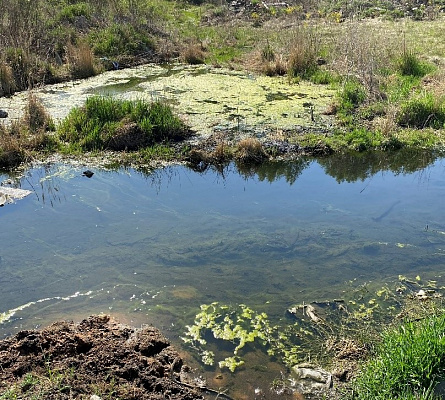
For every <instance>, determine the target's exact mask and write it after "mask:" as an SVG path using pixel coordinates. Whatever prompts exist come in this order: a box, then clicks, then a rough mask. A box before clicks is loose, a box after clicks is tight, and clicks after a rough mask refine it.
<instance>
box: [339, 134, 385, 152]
mask: <svg viewBox="0 0 445 400" xmlns="http://www.w3.org/2000/svg"><path fill="white" fill-rule="evenodd" d="M345 139H346V142H347V145H348V147H349V148H351V149H352V150H355V151H366V150H371V149H374V148H376V147H378V146H379V145H380V143H381V140H382V137H381V134H380V133H379V132H371V131H369V130H367V129H365V128H359V129H354V130H352V131H351V132H348V133H347V134H346V135H345Z"/></svg>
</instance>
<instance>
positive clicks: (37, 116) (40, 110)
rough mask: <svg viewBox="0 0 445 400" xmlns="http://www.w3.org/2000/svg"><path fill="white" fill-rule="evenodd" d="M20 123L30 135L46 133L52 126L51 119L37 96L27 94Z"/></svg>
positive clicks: (30, 93)
mask: <svg viewBox="0 0 445 400" xmlns="http://www.w3.org/2000/svg"><path fill="white" fill-rule="evenodd" d="M22 123H23V125H24V127H25V128H26V129H27V130H28V131H29V132H30V133H32V134H36V133H41V132H46V131H47V130H49V129H51V128H52V127H53V126H54V123H53V121H52V118H51V117H50V115H49V114H48V112H47V111H46V110H45V107H44V106H43V105H42V103H41V102H40V100H39V99H38V98H37V96H36V95H35V94H34V93H32V92H29V94H28V102H27V103H26V106H25V112H24V115H23V120H22Z"/></svg>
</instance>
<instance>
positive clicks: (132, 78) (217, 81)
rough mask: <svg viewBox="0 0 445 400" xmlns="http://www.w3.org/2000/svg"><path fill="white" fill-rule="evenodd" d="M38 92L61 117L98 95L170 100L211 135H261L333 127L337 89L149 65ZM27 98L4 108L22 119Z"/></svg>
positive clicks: (0, 101) (1, 105)
mask: <svg viewBox="0 0 445 400" xmlns="http://www.w3.org/2000/svg"><path fill="white" fill-rule="evenodd" d="M36 94H37V96H38V97H39V98H40V99H41V100H42V101H43V104H44V105H45V107H46V108H47V110H48V112H49V113H50V115H51V116H52V117H53V118H54V119H56V120H61V119H63V118H64V117H65V116H66V115H67V114H68V112H69V111H70V110H71V108H72V107H74V106H81V105H82V104H83V103H84V102H85V99H86V98H87V97H88V96H91V95H94V94H98V95H112V96H118V97H121V98H125V99H148V100H154V99H155V100H157V99H165V100H167V101H168V102H169V103H171V104H172V105H173V106H174V107H175V110H176V111H177V112H178V113H179V114H180V115H181V116H182V117H183V119H184V120H185V122H187V123H188V124H189V126H190V127H191V128H192V129H193V130H194V131H196V132H197V133H198V134H199V135H203V136H206V135H208V134H210V133H212V132H213V131H215V130H221V129H224V130H225V129H235V130H236V131H238V132H246V133H252V131H254V132H257V133H258V134H261V133H263V132H264V131H274V132H277V131H279V130H283V129H285V130H288V129H294V128H295V127H297V126H305V127H309V126H313V127H318V128H321V127H327V126H330V124H331V121H330V119H329V118H328V117H327V116H324V115H322V113H323V111H325V110H326V108H327V107H328V105H329V104H330V103H331V102H332V97H333V95H334V90H332V89H330V88H329V87H328V86H326V85H313V84H311V83H308V82H301V83H299V84H289V80H288V78H286V77H265V76H256V75H253V74H251V73H247V72H240V71H232V70H227V69H222V68H218V69H217V68H211V67H207V66H183V65H177V66H166V67H160V66H154V65H147V66H143V67H138V68H130V69H125V70H119V71H109V72H106V73H104V74H102V75H100V76H96V77H93V78H90V79H87V80H82V81H75V82H69V83H64V84H58V85H50V86H47V87H45V88H43V89H40V90H36ZM26 98H27V94H26V93H20V94H17V95H15V96H13V97H11V98H0V109H3V110H5V111H7V112H8V113H9V115H10V117H11V118H12V119H13V118H18V117H19V115H20V114H21V110H23V105H24V104H25V102H26Z"/></svg>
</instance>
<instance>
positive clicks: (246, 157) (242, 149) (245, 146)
mask: <svg viewBox="0 0 445 400" xmlns="http://www.w3.org/2000/svg"><path fill="white" fill-rule="evenodd" d="M235 158H236V159H237V160H238V161H239V162H241V163H243V164H255V163H260V162H262V161H264V160H265V159H266V158H267V154H266V152H265V151H264V149H263V146H262V144H261V142H260V141H259V140H258V139H254V138H247V139H243V140H241V141H240V142H239V143H238V147H237V150H236V154H235Z"/></svg>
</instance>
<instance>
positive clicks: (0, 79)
mask: <svg viewBox="0 0 445 400" xmlns="http://www.w3.org/2000/svg"><path fill="white" fill-rule="evenodd" d="M15 89H16V84H15V79H14V73H13V71H12V68H11V67H10V66H9V65H7V64H6V63H4V62H2V61H0V96H8V95H10V94H12V93H14V90H15Z"/></svg>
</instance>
